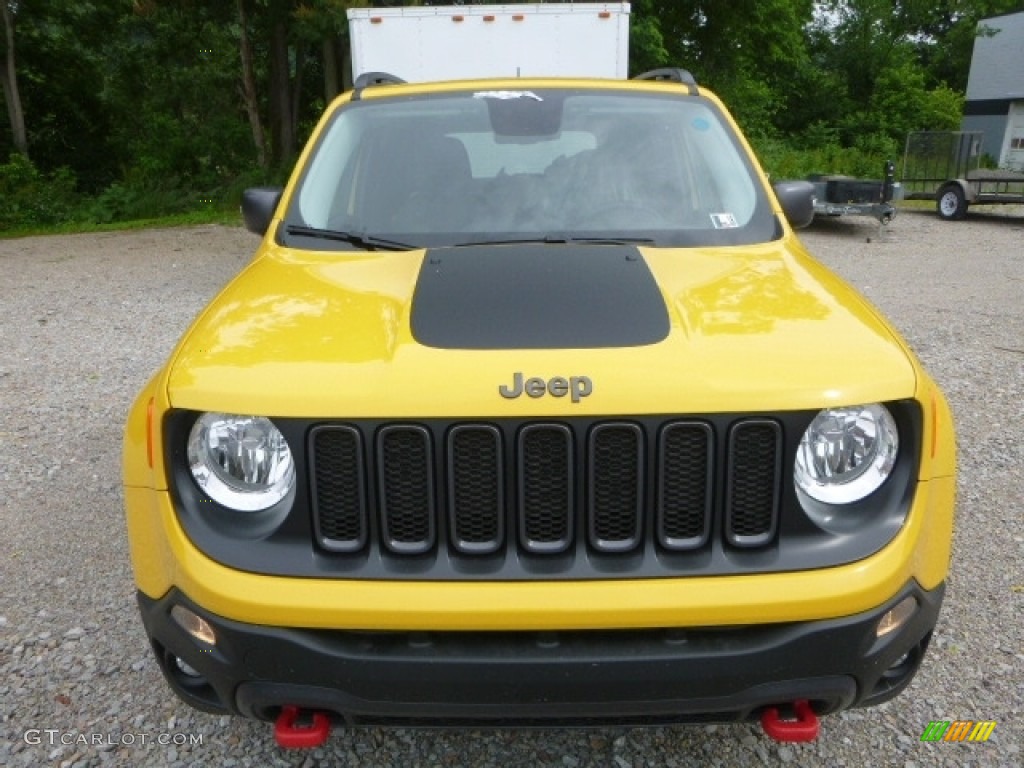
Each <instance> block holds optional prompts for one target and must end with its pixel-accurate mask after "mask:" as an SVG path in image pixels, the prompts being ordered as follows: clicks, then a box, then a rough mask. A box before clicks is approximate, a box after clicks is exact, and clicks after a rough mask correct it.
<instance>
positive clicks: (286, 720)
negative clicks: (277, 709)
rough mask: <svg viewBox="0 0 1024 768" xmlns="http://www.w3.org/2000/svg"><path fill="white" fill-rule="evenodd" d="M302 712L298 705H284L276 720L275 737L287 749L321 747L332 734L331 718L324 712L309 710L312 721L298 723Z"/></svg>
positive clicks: (279, 744)
mask: <svg viewBox="0 0 1024 768" xmlns="http://www.w3.org/2000/svg"><path fill="white" fill-rule="evenodd" d="M301 714H302V710H300V709H299V708H298V707H291V706H288V707H282V708H281V714H280V715H278V716H277V720H275V721H274V738H275V739H276V740H277V744H278V746H280V747H283V748H285V749H304V748H308V747H319V746H321V745H322V744H323V743H324V742H325V741H327V737H328V736H330V734H331V721H330V718H328V717H327V715H326V714H325V713H323V712H309V713H308V714H309V715H310V716H311V717H312V722H310V723H308V724H301V725H300V724H298V723H297V720H298V719H299V716H300V715H301Z"/></svg>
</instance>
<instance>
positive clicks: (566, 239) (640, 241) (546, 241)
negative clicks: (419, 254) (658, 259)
mask: <svg viewBox="0 0 1024 768" xmlns="http://www.w3.org/2000/svg"><path fill="white" fill-rule="evenodd" d="M655 242H656V241H655V239H654V238H653V237H614V236H613V237H574V236H571V235H545V236H544V237H523V238H508V239H499V240H473V241H470V242H466V243H455V244H454V245H453V246H452V247H453V248H465V247H468V246H473V245H524V244H525V245H528V244H531V243H540V244H543V245H557V244H566V243H589V244H592V245H646V244H653V243H655Z"/></svg>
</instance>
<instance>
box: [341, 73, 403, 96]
mask: <svg viewBox="0 0 1024 768" xmlns="http://www.w3.org/2000/svg"><path fill="white" fill-rule="evenodd" d="M404 82H405V80H403V79H402V78H400V77H395V76H394V75H392V74H389V73H388V72H363V74H361V75H360V76H359V77H357V78H356V81H355V83H353V84H352V88H353V90H354V91H355V93H353V94H352V101H359V97H360V96H361V95H362V93H363V89H364V88H369V87H370V86H371V85H401V84H402V83H404Z"/></svg>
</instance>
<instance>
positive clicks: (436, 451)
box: [164, 400, 923, 581]
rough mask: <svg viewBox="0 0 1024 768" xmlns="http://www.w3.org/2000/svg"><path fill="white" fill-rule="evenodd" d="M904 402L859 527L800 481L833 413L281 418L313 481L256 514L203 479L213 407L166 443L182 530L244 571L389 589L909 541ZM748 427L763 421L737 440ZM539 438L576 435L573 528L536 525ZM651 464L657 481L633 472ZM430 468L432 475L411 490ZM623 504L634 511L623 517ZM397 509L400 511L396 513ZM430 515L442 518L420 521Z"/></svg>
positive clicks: (595, 575) (839, 555)
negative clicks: (759, 464) (198, 427)
mask: <svg viewBox="0 0 1024 768" xmlns="http://www.w3.org/2000/svg"><path fill="white" fill-rule="evenodd" d="M886 406H887V407H888V408H889V409H890V412H891V413H892V414H893V416H894V417H895V419H896V422H897V426H898V428H899V430H900V454H899V456H898V458H897V464H896V468H895V470H894V473H893V476H892V477H891V478H890V479H889V480H887V481H886V483H885V484H883V486H882V487H881V488H880V489H879V490H878V491H876V492H875V493H874V494H872V496H871V497H870V498H869V499H866V500H865V501H864V502H861V503H858V504H856V505H852V506H851V507H850V509H849V510H844V511H843V515H844V521H845V522H844V526H843V528H842V529H829V530H826V529H824V528H822V527H820V526H819V525H817V524H816V523H815V520H814V519H813V518H812V516H811V515H810V514H808V513H807V512H805V511H804V509H803V507H802V506H801V502H800V500H799V498H798V497H797V493H796V489H795V487H794V485H793V477H792V462H793V459H794V457H795V455H796V450H797V447H798V445H799V440H800V436H801V435H802V434H803V432H804V430H805V429H806V428H807V426H808V425H809V424H810V422H811V420H812V419H813V418H814V416H815V415H816V414H817V411H816V410H814V411H810V410H809V411H790V412H779V413H738V414H698V415H687V414H683V415H660V416H659V415H652V416H607V417H604V416H602V417H572V418H559V419H550V418H549V419H522V418H496V419H483V420H481V419H475V420H474V419H440V418H438V419H335V420H323V419H318V420H315V419H309V418H276V417H272V418H273V421H274V424H275V425H276V426H277V427H278V428H279V429H280V430H281V432H282V433H283V434H284V436H285V438H286V440H287V441H288V444H289V445H290V446H291V448H292V455H293V458H294V460H295V464H296V472H297V475H298V478H299V482H298V484H297V485H296V487H295V489H294V491H293V493H292V494H291V495H290V496H289V497H288V498H287V499H285V500H283V501H282V502H281V504H279V505H278V506H277V507H275V508H274V509H273V510H271V511H270V512H269V513H265V514H256V515H240V514H239V513H237V512H234V511H232V510H227V509H223V508H221V507H219V505H217V504H216V503H212V502H211V501H210V499H209V498H208V497H206V496H205V494H204V493H203V492H202V490H201V489H200V488H198V486H197V485H196V483H195V482H194V480H193V478H192V476H191V473H190V471H189V468H188V456H187V451H186V444H187V440H188V435H189V432H190V429H191V427H192V425H193V424H194V423H195V420H196V419H197V418H198V415H199V414H197V413H196V412H194V411H186V410H178V411H172V412H170V414H169V415H168V416H167V417H166V419H165V424H164V440H165V447H166V451H167V455H168V456H169V457H170V461H169V463H168V466H169V468H170V472H169V476H168V482H169V483H170V486H169V487H170V490H171V493H172V496H173V499H174V505H175V510H176V512H177V515H178V519H179V521H180V523H181V525H182V528H183V530H184V532H185V533H186V534H187V536H188V537H189V539H190V541H191V542H192V543H193V544H194V545H195V546H196V547H197V548H198V549H199V550H200V551H202V552H203V553H204V554H205V555H206V556H208V557H210V558H212V559H213V560H215V561H216V562H219V563H221V564H222V565H224V566H226V567H232V568H237V569H241V570H244V571H249V572H252V573H265V574H274V575H281V576H298V577H313V578H341V579H376V580H385V581H387V580H410V579H411V580H425V581H465V580H469V581H520V580H527V581H529V580H537V579H540V580H591V579H638V578H678V577H685V576H713V575H742V574H751V573H770V572H784V571H799V570H808V569H814V568H822V567H831V566H834V565H839V564H842V563H848V562H854V561H856V560H860V559H862V558H864V557H867V556H869V555H871V554H873V553H875V552H877V551H878V550H879V549H881V548H882V547H884V546H885V545H886V544H888V543H889V542H890V541H891V540H892V538H893V537H894V536H895V535H896V533H898V531H899V530H900V529H901V527H902V526H903V524H904V522H905V519H906V515H907V512H908V511H909V509H910V505H911V503H912V501H913V499H914V492H915V488H916V483H915V479H916V477H917V468H918V464H919V460H920V459H919V457H920V451H921V448H920V446H921V430H922V422H923V415H922V409H921V407H920V405H919V404H918V403H917V401H913V400H906V401H895V402H890V403H886ZM763 422H768V423H769V424H774V425H776V426H774V427H772V428H771V429H772V430H777V437H778V441H779V442H778V445H779V446H781V447H780V448H779V450H778V452H777V455H776V456H777V458H778V460H779V461H780V462H781V463H780V464H778V466H777V467H773V471H775V472H776V473H777V474H775V475H774V477H775V481H774V485H773V487H772V488H771V489H770V491H771V493H770V494H769V496H770V497H771V500H772V503H771V507H770V508H771V509H772V510H773V512H772V513H771V514H772V517H771V519H770V527H769V528H768V529H767V530H766V529H764V528H761V529H755V530H752V531H751V530H748V529H745V528H743V522H744V516H743V515H742V514H739V513H740V512H742V510H740V509H738V508H737V506H736V502H735V500H734V501H732V502H730V501H729V499H730V493H732V492H733V491H732V489H730V472H731V471H733V470H731V469H730V467H733V468H734V467H735V466H736V464H735V462H733V463H730V452H731V451H732V450H733V448H731V447H730V446H734V445H735V440H734V439H733V436H734V435H735V434H738V433H739V432H742V431H743V430H744V429H747V428H751V429H753V428H755V427H758V425H759V424H761V423H763ZM737 425H745V426H744V427H743V429H740V430H739V432H735V433H734V431H733V430H734V428H736V427H737ZM524 430H525V434H527V435H530V434H533V433H536V434H535V436H540V437H543V436H544V435H548V436H549V437H550V436H551V435H554V436H555V437H558V436H559V435H561V436H562V437H563V439H564V442H568V443H569V447H566V448H565V454H564V455H565V456H566V457H567V458H566V461H567V462H568V464H567V465H566V467H567V468H566V469H565V470H564V471H565V477H571V481H569V482H568V488H566V489H563V490H564V493H565V494H566V496H565V498H569V499H571V503H569V504H568V507H569V508H570V512H569V514H568V530H566V528H565V527H564V526H562V527H557V526H556V527H555V528H552V529H550V530H547V531H545V530H544V529H543V528H542V526H541V523H544V521H543V520H536V519H534V520H532V521H531V522H530V528H529V529H528V530H529V532H530V535H529V536H525V537H524V536H523V532H524V530H526V529H524V524H523V515H525V514H527V513H529V509H528V508H527V507H524V505H522V504H521V489H520V485H521V483H520V479H521V478H520V471H519V466H520V447H519V444H520V438H521V436H522V435H523V434H524ZM634 438H638V440H639V446H637V445H636V439H634ZM755 442H756V441H755ZM769 442H772V441H769ZM383 443H387V444H388V445H389V446H390V455H389V451H388V450H385V449H384V448H382V444H383ZM402 445H405V446H406V448H408V447H409V446H412V447H413V448H414V449H415V450H414V452H415V453H417V455H419V456H420V457H421V458H420V461H421V462H422V464H423V465H424V466H425V467H426V469H425V470H423V471H421V472H419V473H418V475H417V473H416V472H415V471H409V470H408V468H407V467H405V465H404V464H403V462H402V460H401V457H398V456H396V455H394V454H395V451H396V450H397V451H398V452H399V453H401V450H400V449H401V447H402ZM417 446H418V447H417ZM563 447H565V446H564V445H563ZM560 455H561V453H560ZM637 461H638V462H639V465H640V470H639V471H638V472H637V474H636V476H638V477H640V481H639V483H636V482H634V481H633V480H632V478H633V477H634V474H633V472H634V469H635V462H637ZM608 462H611V464H610V465H609V464H608ZM339 464H343V465H347V466H348V470H347V471H346V470H344V468H341V469H339V466H338V465H339ZM332 465H333V466H332ZM524 466H530V462H526V464H525V465H524ZM538 466H540V467H543V466H544V462H543V461H541V462H540V463H539V464H538ZM609 466H610V467H611V469H612V470H614V473H612V474H613V475H614V476H615V477H618V478H630V479H629V480H628V481H624V480H621V479H620V480H617V481H615V482H610V481H608V480H607V476H606V475H605V473H606V471H607V470H608V467H609ZM695 467H696V469H695ZM531 471H534V472H537V471H540V470H539V469H537V467H534V468H533V469H532V470H531ZM598 473H600V474H601V476H602V477H600V478H599V477H598V476H597V475H598ZM734 474H735V473H734ZM769 474H771V473H769ZM417 476H418V477H419V478H420V481H419V485H417V483H415V482H412V483H411V488H410V487H408V486H409V484H410V483H409V478H413V477H417ZM608 476H611V475H608ZM382 478H383V480H382ZM387 478H391V480H387ZM398 481H405V482H406V483H407V487H406V488H405V489H404V491H403V492H401V493H395V489H394V488H391V487H390V486H391V483H392V482H398ZM399 490H401V489H399ZM388 494H390V496H389V495H388ZM742 496H743V495H742V494H741V497H742ZM527 506H528V505H527ZM618 507H621V508H622V514H621V515H617V514H612V513H611V512H610V510H614V509H616V508H618ZM638 508H639V510H640V511H639V515H637V509H638ZM417 510H420V511H419V512H417ZM820 511H821V510H815V513H816V514H817V513H819V512H820ZM385 513H387V514H388V515H390V514H391V513H396V514H397V515H398V517H396V518H394V519H391V518H390V517H389V518H387V519H385V517H384V514H385ZM417 514H421V515H425V516H426V517H425V519H422V520H417V519H416V515H417ZM609 515H610V516H609ZM410 518H412V519H410ZM563 519H564V518H563ZM756 519H757V518H756V517H755V520H756ZM742 536H748V537H750V536H757V537H759V539H760V541H752V540H751V539H750V538H747V539H744V538H741V537H742ZM545 550H547V551H545Z"/></svg>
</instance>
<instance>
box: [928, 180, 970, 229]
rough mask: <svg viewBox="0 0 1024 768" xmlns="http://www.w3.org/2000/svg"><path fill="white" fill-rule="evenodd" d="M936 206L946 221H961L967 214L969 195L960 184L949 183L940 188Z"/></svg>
mask: <svg viewBox="0 0 1024 768" xmlns="http://www.w3.org/2000/svg"><path fill="white" fill-rule="evenodd" d="M935 207H936V209H938V212H939V216H941V217H942V218H944V219H945V220H946V221H960V219H962V218H963V217H964V216H966V215H967V196H966V195H965V194H964V191H963V189H962V188H961V187H960V185H959V184H948V185H946V186H945V187H943V188H942V189H940V190H939V199H938V201H937V202H936V205H935Z"/></svg>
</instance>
